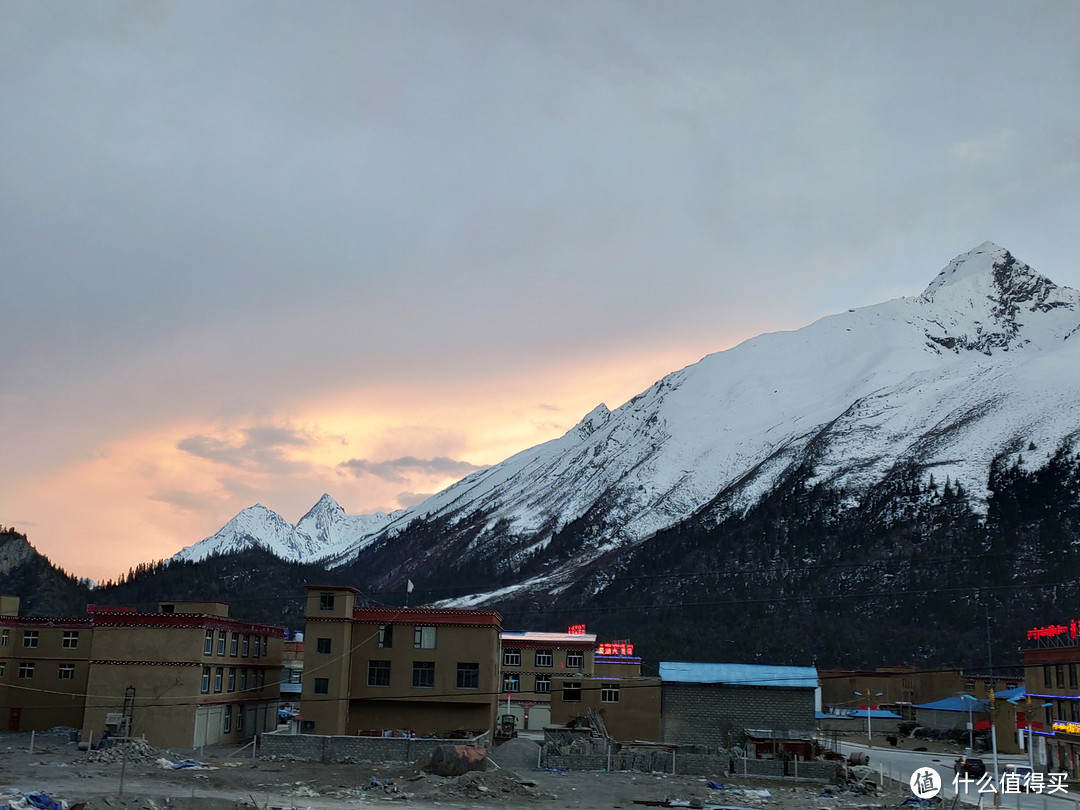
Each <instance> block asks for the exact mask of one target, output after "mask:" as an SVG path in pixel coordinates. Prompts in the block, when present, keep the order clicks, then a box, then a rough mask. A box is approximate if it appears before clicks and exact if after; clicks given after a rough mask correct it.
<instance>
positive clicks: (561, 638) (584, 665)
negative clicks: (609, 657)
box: [499, 625, 596, 729]
mask: <svg viewBox="0 0 1080 810" xmlns="http://www.w3.org/2000/svg"><path fill="white" fill-rule="evenodd" d="M595 654H596V635H595V634H593V633H586V632H585V627H584V625H575V626H573V627H571V628H570V631H569V632H566V633H541V632H534V631H526V630H504V631H503V633H502V691H503V694H504V695H506V699H505V700H504V701H503V703H502V704H501V706H500V709H499V713H500V714H505V713H509V714H512V715H514V718H515V721H516V723H517V727H518V728H524V729H542V728H543V727H544V726H546V725H548V724H549V723H551V684H552V678H553V677H554V676H556V675H564V674H572V675H583V676H584V675H588V676H592V675H593V673H594V660H593V659H594V656H595Z"/></svg>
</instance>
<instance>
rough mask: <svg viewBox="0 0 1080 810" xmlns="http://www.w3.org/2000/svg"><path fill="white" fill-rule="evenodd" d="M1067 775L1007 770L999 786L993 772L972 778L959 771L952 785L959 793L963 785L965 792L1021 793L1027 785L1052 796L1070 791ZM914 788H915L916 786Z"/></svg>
mask: <svg viewBox="0 0 1080 810" xmlns="http://www.w3.org/2000/svg"><path fill="white" fill-rule="evenodd" d="M1067 777H1068V774H1065V773H1047V774H1044V773H1040V772H1038V771H1035V772H1034V773H1031V774H1029V775H1026V776H1021V775H1020V774H1018V773H1013V772H1008V771H1007V772H1005V773H1004V774H1002V775H1001V786H1000V788H999V787H998V786H997V785H995V784H994V775H993V774H992V773H985V774H983V775H982V777H980V778H979V779H972V778H971V777H970V776H968V775H967V774H966V773H958V774H956V775H955V776H954V777H953V780H952V785H953V790H955V791H956V792H957V793H959V792H960V789H961V786H963V790H964V793H969V792H972V791H973V790H974V791H976V792H978V793H1020V792H1021V791H1022V790H1023V789H1024V787H1025V786H1026V787H1027V789H1028V790H1029V791H1030V792H1032V793H1046V795H1048V796H1050V795H1053V794H1054V793H1068V792H1069V790H1068V786H1067V785H1066V784H1065V779H1066V778H1067ZM1047 780H1049V782H1048V781H1047ZM912 789H913V790H914V788H912ZM916 795H918V794H916ZM919 798H922V797H921V796H920V797H919Z"/></svg>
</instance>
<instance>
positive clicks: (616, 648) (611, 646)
mask: <svg viewBox="0 0 1080 810" xmlns="http://www.w3.org/2000/svg"><path fill="white" fill-rule="evenodd" d="M596 651H597V652H598V653H599V654H600V655H633V654H634V645H633V644H631V643H630V642H628V641H608V642H605V643H603V644H599V645H597V647H596Z"/></svg>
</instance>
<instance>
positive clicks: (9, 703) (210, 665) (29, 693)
mask: <svg viewBox="0 0 1080 810" xmlns="http://www.w3.org/2000/svg"><path fill="white" fill-rule="evenodd" d="M228 614H229V607H228V605H225V604H222V603H220V602H161V603H160V604H159V606H158V612H157V613H138V612H136V611H135V610H134V609H132V608H116V607H103V606H90V607H89V608H88V610H87V616H85V617H75V618H62V617H51V618H50V617H31V616H19V615H18V599H17V598H14V597H2V598H0V683H3V688H2V689H0V701H2V702H0V706H2V707H4V708H6V709H7V712H6V713H7V716H8V727H9V729H11V730H30V729H45V728H51V727H53V726H58V725H66V726H72V727H74V728H80V729H82V733H83V739H84V740H88V741H90V740H94V739H100V738H101V735H102V734H103V733H104V732H105V731H109V732H110V733H111V734H114V735H121V736H123V735H139V736H142V735H145V737H146V739H147V740H148V741H150V742H151V743H152V744H154V745H161V746H176V747H183V748H189V747H197V746H200V745H203V744H213V743H217V742H238V741H242V740H244V739H248V738H250V737H251V736H252V735H253V734H255V733H260V732H262V731H265V730H271V729H273V728H275V726H276V723H277V700H278V680H279V679H280V670H281V652H282V648H281V645H282V637H283V635H284V631H283V629H282V628H280V627H273V626H269V625H262V624H252V623H250V622H245V621H241V620H239V619H232V618H229V615H228Z"/></svg>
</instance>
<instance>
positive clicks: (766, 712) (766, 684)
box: [660, 661, 821, 748]
mask: <svg viewBox="0 0 1080 810" xmlns="http://www.w3.org/2000/svg"><path fill="white" fill-rule="evenodd" d="M660 680H661V681H662V696H661V710H660V711H661V736H662V739H663V741H664V742H667V743H675V744H680V745H686V744H698V745H708V746H719V747H722V748H730V747H731V746H733V745H740V744H743V743H744V742H745V741H746V739H747V737H748V734H749V733H755V734H756V735H757V736H759V737H760V736H762V732H765V731H768V732H770V734H771V737H773V738H777V739H803V738H805V737H807V736H812V734H813V730H814V727H815V715H816V712H817V711H819V710H820V707H821V703H820V701H821V696H820V691H819V690H820V687H819V685H818V675H817V670H816V669H814V668H813V667H781V666H761V665H756V664H700V663H679V662H671V661H664V662H661V664H660Z"/></svg>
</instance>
